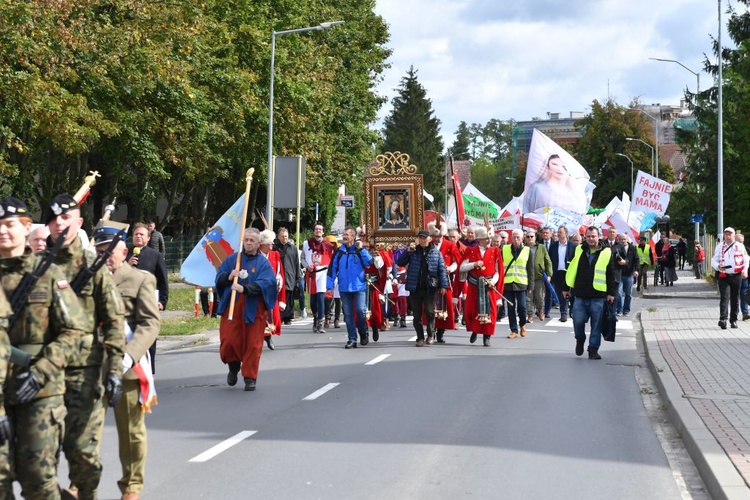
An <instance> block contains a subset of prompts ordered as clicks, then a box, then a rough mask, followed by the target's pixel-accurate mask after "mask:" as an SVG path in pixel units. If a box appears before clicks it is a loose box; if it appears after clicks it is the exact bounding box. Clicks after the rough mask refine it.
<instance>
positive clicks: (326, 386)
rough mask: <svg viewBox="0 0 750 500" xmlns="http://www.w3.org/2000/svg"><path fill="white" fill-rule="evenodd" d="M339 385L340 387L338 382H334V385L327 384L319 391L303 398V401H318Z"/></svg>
mask: <svg viewBox="0 0 750 500" xmlns="http://www.w3.org/2000/svg"><path fill="white" fill-rule="evenodd" d="M337 385H339V383H338V382H333V383H330V384H326V385H324V386H323V387H321V388H320V389H318V390H317V391H315V392H313V393H312V394H310V395H309V396H305V397H304V398H302V401H312V400H314V399H318V398H319V397H320V396H322V395H323V394H325V393H326V392H328V391H330V390H331V389H333V388H334V387H336V386H337Z"/></svg>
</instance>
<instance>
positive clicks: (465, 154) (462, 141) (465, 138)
mask: <svg viewBox="0 0 750 500" xmlns="http://www.w3.org/2000/svg"><path fill="white" fill-rule="evenodd" d="M469 135H470V133H469V126H468V125H466V122H464V121H462V122H461V123H459V124H458V128H457V129H456V138H455V139H454V140H453V145H452V146H451V147H450V148H448V156H452V157H453V159H454V160H470V159H471V156H470V154H469V147H470V145H471V140H470V138H469Z"/></svg>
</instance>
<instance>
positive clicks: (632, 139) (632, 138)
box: [625, 137, 654, 175]
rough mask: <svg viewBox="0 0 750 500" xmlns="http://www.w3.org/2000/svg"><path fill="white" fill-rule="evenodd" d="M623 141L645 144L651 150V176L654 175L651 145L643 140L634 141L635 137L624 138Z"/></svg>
mask: <svg viewBox="0 0 750 500" xmlns="http://www.w3.org/2000/svg"><path fill="white" fill-rule="evenodd" d="M625 140H626V141H638V142H640V143H643V144H645V145H646V146H648V147H649V148H650V149H651V175H654V147H653V146H652V145H651V144H649V143H647V142H646V141H644V140H643V139H636V138H635V137H626V138H625Z"/></svg>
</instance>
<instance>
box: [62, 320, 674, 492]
mask: <svg viewBox="0 0 750 500" xmlns="http://www.w3.org/2000/svg"><path fill="white" fill-rule="evenodd" d="M554 312H555V313H556V312H557V311H554ZM310 323H311V320H301V321H300V322H296V323H295V324H294V325H292V326H291V327H285V331H284V334H283V335H282V336H281V337H274V341H275V343H276V346H277V348H276V350H275V351H269V350H265V351H264V353H263V358H262V360H261V373H260V377H259V380H258V390H257V391H256V392H245V391H243V390H242V382H241V381H240V383H239V384H238V385H237V386H235V387H228V386H227V385H226V382H225V379H226V370H225V367H224V365H223V364H222V363H221V362H220V361H219V357H218V344H216V343H214V342H212V343H209V344H207V345H204V346H200V347H195V348H190V349H182V350H177V351H171V352H167V353H161V354H159V361H158V364H157V367H158V373H157V389H158V395H159V405H158V406H157V407H155V409H154V412H153V414H151V415H148V416H147V425H148V429H149V456H148V466H147V474H146V488H145V490H144V492H143V498H145V499H149V498H152V499H193V498H211V499H213V498H216V499H219V498H250V497H253V498H275V499H276V498H278V499H312V498H324V499H338V498H341V499H344V498H348V499H352V498H357V499H359V498H374V499H380V498H385V499H402V498H404V499H405V498H409V499H411V498H425V499H434V498H488V499H490V498H493V499H494V498H513V499H516V498H524V499H526V498H545V499H549V498H555V499H566V498H570V499H573V498H575V499H582V498H583V499H586V498H592V499H594V498H596V499H600V498H658V499H671V498H675V499H676V498H682V496H681V488H680V487H679V486H678V484H677V482H676V480H675V476H674V474H673V471H672V469H671V468H670V464H669V463H668V461H667V458H666V456H665V452H664V450H663V449H662V447H661V445H660V442H659V439H658V438H657V436H656V434H655V432H654V429H653V427H652V424H651V422H650V421H649V415H648V414H647V411H646V409H645V408H644V398H643V397H642V394H641V388H640V387H639V384H638V382H637V380H636V376H635V372H636V370H637V369H638V367H639V366H640V365H641V364H642V363H643V359H642V358H641V356H640V355H639V353H638V352H637V349H636V340H635V332H634V331H633V329H632V324H631V322H630V321H628V320H624V321H621V322H620V323H619V325H618V327H619V333H620V335H619V336H618V338H617V341H616V342H615V343H614V344H610V343H605V344H604V345H603V346H602V349H601V351H600V352H601V354H602V357H603V358H604V359H602V360H601V361H590V360H588V359H587V357H586V356H585V355H584V356H582V357H576V356H575V355H574V353H573V348H574V344H575V342H574V340H573V334H572V322H570V321H568V322H567V323H564V324H563V323H559V322H558V321H557V320H556V319H552V320H549V321H546V322H544V323H542V324H540V322H539V320H537V321H536V322H535V323H534V324H533V325H530V326H531V328H530V332H529V335H528V337H526V338H525V339H517V340H508V339H506V338H505V335H506V334H507V332H508V328H507V325H505V324H501V325H498V328H497V332H498V335H496V336H495V337H494V338H493V341H492V347H490V348H486V347H483V346H481V337H480V340H479V341H478V342H477V344H474V345H472V344H469V342H468V335H467V334H466V332H465V331H460V332H453V333H451V334H450V335H448V336H447V340H448V344H446V345H433V346H425V347H423V348H416V347H414V342H413V340H411V339H413V338H414V333H413V330H412V329H411V328H408V329H401V328H396V329H393V330H391V331H390V332H384V333H383V334H382V336H381V341H380V342H378V343H373V342H371V343H370V345H368V346H367V347H360V348H358V349H356V350H345V349H343V345H344V343H345V341H346V334H345V333H344V332H345V330H344V329H343V328H342V329H339V330H334V329H330V330H329V333H328V334H325V335H319V334H314V333H312V331H311V326H310ZM333 384H336V385H333ZM325 389H328V390H327V392H323V393H322V394H321V393H320V392H318V391H321V390H325ZM321 392H322V391H321ZM217 446H218V447H219V448H218V449H217ZM102 457H103V460H104V465H105V472H104V477H103V480H102V483H101V486H100V498H103V499H110V498H119V491H118V489H117V486H116V480H117V479H118V477H119V461H118V455H117V440H116V434H115V431H114V421H113V417H112V414H111V413H110V414H109V415H108V419H107V427H106V429H105V435H104V439H103V447H102ZM65 474H66V472H65V465H64V464H63V465H62V466H61V476H63V477H64V475H65Z"/></svg>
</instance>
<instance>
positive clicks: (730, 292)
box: [711, 227, 748, 330]
mask: <svg viewBox="0 0 750 500" xmlns="http://www.w3.org/2000/svg"><path fill="white" fill-rule="evenodd" d="M711 267H713V269H714V271H715V272H716V281H717V283H718V284H719V295H720V298H719V327H720V328H721V329H722V330H726V329H727V316H729V324H730V326H731V327H732V328H737V314H738V311H739V308H740V300H739V298H740V286H741V285H742V279H743V278H747V268H748V256H747V252H745V247H744V246H743V245H740V244H738V243H737V242H736V241H735V231H734V228H732V227H727V228H726V229H724V241H722V243H721V245H716V251H715V252H714V257H713V259H711ZM727 310H729V311H727ZM727 312H729V314H727Z"/></svg>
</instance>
